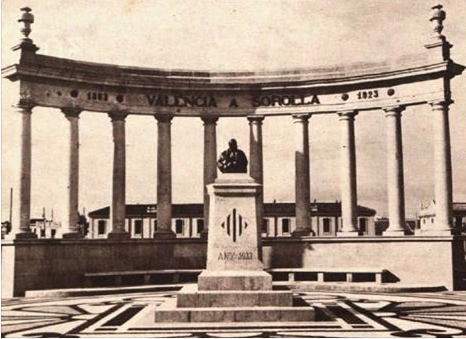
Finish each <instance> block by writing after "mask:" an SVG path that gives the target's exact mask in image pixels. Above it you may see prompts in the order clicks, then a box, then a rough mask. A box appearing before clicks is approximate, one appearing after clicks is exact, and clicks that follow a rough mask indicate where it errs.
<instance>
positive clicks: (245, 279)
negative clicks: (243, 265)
mask: <svg viewBox="0 0 466 339" xmlns="http://www.w3.org/2000/svg"><path fill="white" fill-rule="evenodd" d="M197 282H198V286H199V290H200V291H260V290H262V291H271V290H272V276H271V275H270V274H269V273H267V272H265V271H209V270H206V271H203V272H202V273H201V274H200V275H199V277H198V278H197Z"/></svg>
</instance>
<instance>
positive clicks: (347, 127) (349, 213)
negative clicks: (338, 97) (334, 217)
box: [337, 111, 358, 236]
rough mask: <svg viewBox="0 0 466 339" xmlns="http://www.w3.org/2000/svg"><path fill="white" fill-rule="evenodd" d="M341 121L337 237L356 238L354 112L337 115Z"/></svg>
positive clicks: (355, 113)
mask: <svg viewBox="0 0 466 339" xmlns="http://www.w3.org/2000/svg"><path fill="white" fill-rule="evenodd" d="M338 115H339V117H340V121H341V153H340V161H341V175H340V189H341V216H342V227H341V230H340V232H338V233H337V236H358V224H357V221H358V216H357V189H356V147H355V140H354V117H355V116H356V115H357V112H356V111H349V112H340V113H338Z"/></svg>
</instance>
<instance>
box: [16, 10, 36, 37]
mask: <svg viewBox="0 0 466 339" xmlns="http://www.w3.org/2000/svg"><path fill="white" fill-rule="evenodd" d="M21 11H22V13H21V17H20V18H19V19H18V22H22V23H23V26H22V27H21V33H23V35H24V38H23V41H24V42H32V40H31V39H29V34H31V24H32V23H33V22H34V15H32V13H31V9H30V8H29V7H23V8H21Z"/></svg>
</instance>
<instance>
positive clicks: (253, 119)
mask: <svg viewBox="0 0 466 339" xmlns="http://www.w3.org/2000/svg"><path fill="white" fill-rule="evenodd" d="M247 119H248V121H249V123H250V124H253V123H260V124H261V123H262V121H264V119H265V117H264V116H263V115H248V116H247Z"/></svg>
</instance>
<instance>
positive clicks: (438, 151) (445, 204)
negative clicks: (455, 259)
mask: <svg viewBox="0 0 466 339" xmlns="http://www.w3.org/2000/svg"><path fill="white" fill-rule="evenodd" d="M431 106H432V114H433V119H432V122H433V125H434V126H433V127H434V130H433V133H434V180H435V224H434V227H433V228H432V229H430V230H426V231H427V233H431V234H435V235H437V234H438V235H444V234H445V235H448V234H452V233H455V230H454V229H453V220H452V219H453V193H452V171H451V149H450V125H449V118H448V106H449V102H445V101H438V102H432V103H431Z"/></svg>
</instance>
